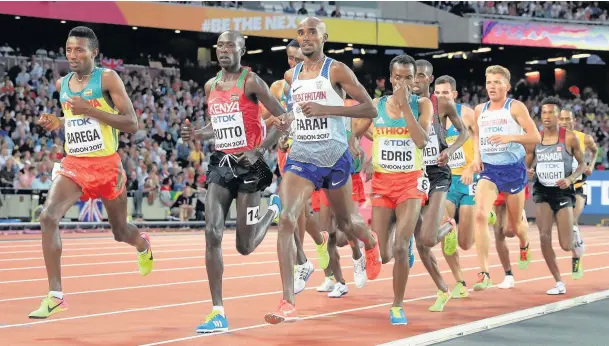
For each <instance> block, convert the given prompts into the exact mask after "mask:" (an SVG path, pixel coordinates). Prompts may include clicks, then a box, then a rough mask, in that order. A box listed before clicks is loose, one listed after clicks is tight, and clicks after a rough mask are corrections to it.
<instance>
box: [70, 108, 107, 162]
mask: <svg viewBox="0 0 609 346" xmlns="http://www.w3.org/2000/svg"><path fill="white" fill-rule="evenodd" d="M65 133H66V136H65V138H66V146H67V147H68V150H67V154H68V155H79V154H90V153H94V152H96V151H101V150H104V148H105V144H104V139H103V137H102V129H101V125H100V123H99V121H98V120H97V119H95V118H91V117H87V116H71V117H69V118H67V119H65Z"/></svg>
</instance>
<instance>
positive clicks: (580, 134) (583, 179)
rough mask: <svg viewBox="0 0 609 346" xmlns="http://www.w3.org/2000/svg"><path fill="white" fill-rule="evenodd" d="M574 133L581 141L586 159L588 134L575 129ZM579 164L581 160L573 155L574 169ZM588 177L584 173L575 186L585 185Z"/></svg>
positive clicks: (580, 145) (580, 144)
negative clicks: (578, 160)
mask: <svg viewBox="0 0 609 346" xmlns="http://www.w3.org/2000/svg"><path fill="white" fill-rule="evenodd" d="M573 133H574V134H575V136H577V140H578V141H579V147H580V148H581V149H582V152H583V153H584V159H585V158H586V134H584V133H583V132H579V131H573ZM586 163H588V162H586ZM577 166H579V162H577V159H576V158H575V156H574V157H573V171H575V170H576V169H577ZM587 178H588V177H586V176H585V175H583V174H582V175H581V176H580V177H579V178H577V180H576V181H575V183H574V187H575V188H580V187H582V186H584V182H585V181H586V179H587Z"/></svg>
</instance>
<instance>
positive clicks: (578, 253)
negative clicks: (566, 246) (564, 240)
mask: <svg viewBox="0 0 609 346" xmlns="http://www.w3.org/2000/svg"><path fill="white" fill-rule="evenodd" d="M585 249H586V246H585V245H584V240H583V239H582V236H581V234H580V232H579V227H578V226H573V251H572V252H573V258H580V257H582V256H583V255H584V250H585Z"/></svg>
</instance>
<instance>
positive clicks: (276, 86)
mask: <svg viewBox="0 0 609 346" xmlns="http://www.w3.org/2000/svg"><path fill="white" fill-rule="evenodd" d="M282 87H283V81H282V80H278V81H275V82H273V84H271V88H270V90H271V94H272V95H273V96H274V97H275V98H276V99H277V101H279V100H281V93H282V92H283V90H282ZM260 117H261V118H262V119H264V121H265V123H266V127H267V128H268V127H270V126H271V125H273V124H274V121H272V118H271V112H269V111H268V109H266V107H265V106H264V105H263V104H262V103H261V104H260ZM269 119H271V120H269Z"/></svg>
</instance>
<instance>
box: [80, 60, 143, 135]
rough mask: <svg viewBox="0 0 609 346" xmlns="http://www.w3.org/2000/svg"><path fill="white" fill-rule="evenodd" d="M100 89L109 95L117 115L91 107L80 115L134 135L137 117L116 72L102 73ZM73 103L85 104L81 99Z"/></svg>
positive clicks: (106, 71) (107, 70)
mask: <svg viewBox="0 0 609 346" xmlns="http://www.w3.org/2000/svg"><path fill="white" fill-rule="evenodd" d="M102 88H103V91H107V92H108V93H109V94H110V98H111V99H112V102H113V103H114V108H116V110H118V113H119V114H118V115H117V114H112V113H108V112H104V111H102V110H99V109H97V108H94V107H93V106H89V107H86V108H85V110H86V111H85V112H83V113H82V114H83V115H86V116H90V117H93V118H96V119H98V120H99V121H101V122H103V123H104V124H107V125H109V126H111V127H113V128H115V129H117V130H119V131H121V132H127V133H135V132H136V131H137V123H138V121H137V115H136V114H135V109H133V104H132V103H131V99H129V95H127V91H126V90H125V84H123V81H122V80H121V77H120V76H119V75H118V73H116V71H114V70H109V69H106V70H105V71H104V72H103V73H102ZM74 101H75V102H78V103H81V101H82V102H86V101H84V100H82V99H80V101H78V100H74ZM87 104H88V102H87Z"/></svg>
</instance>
